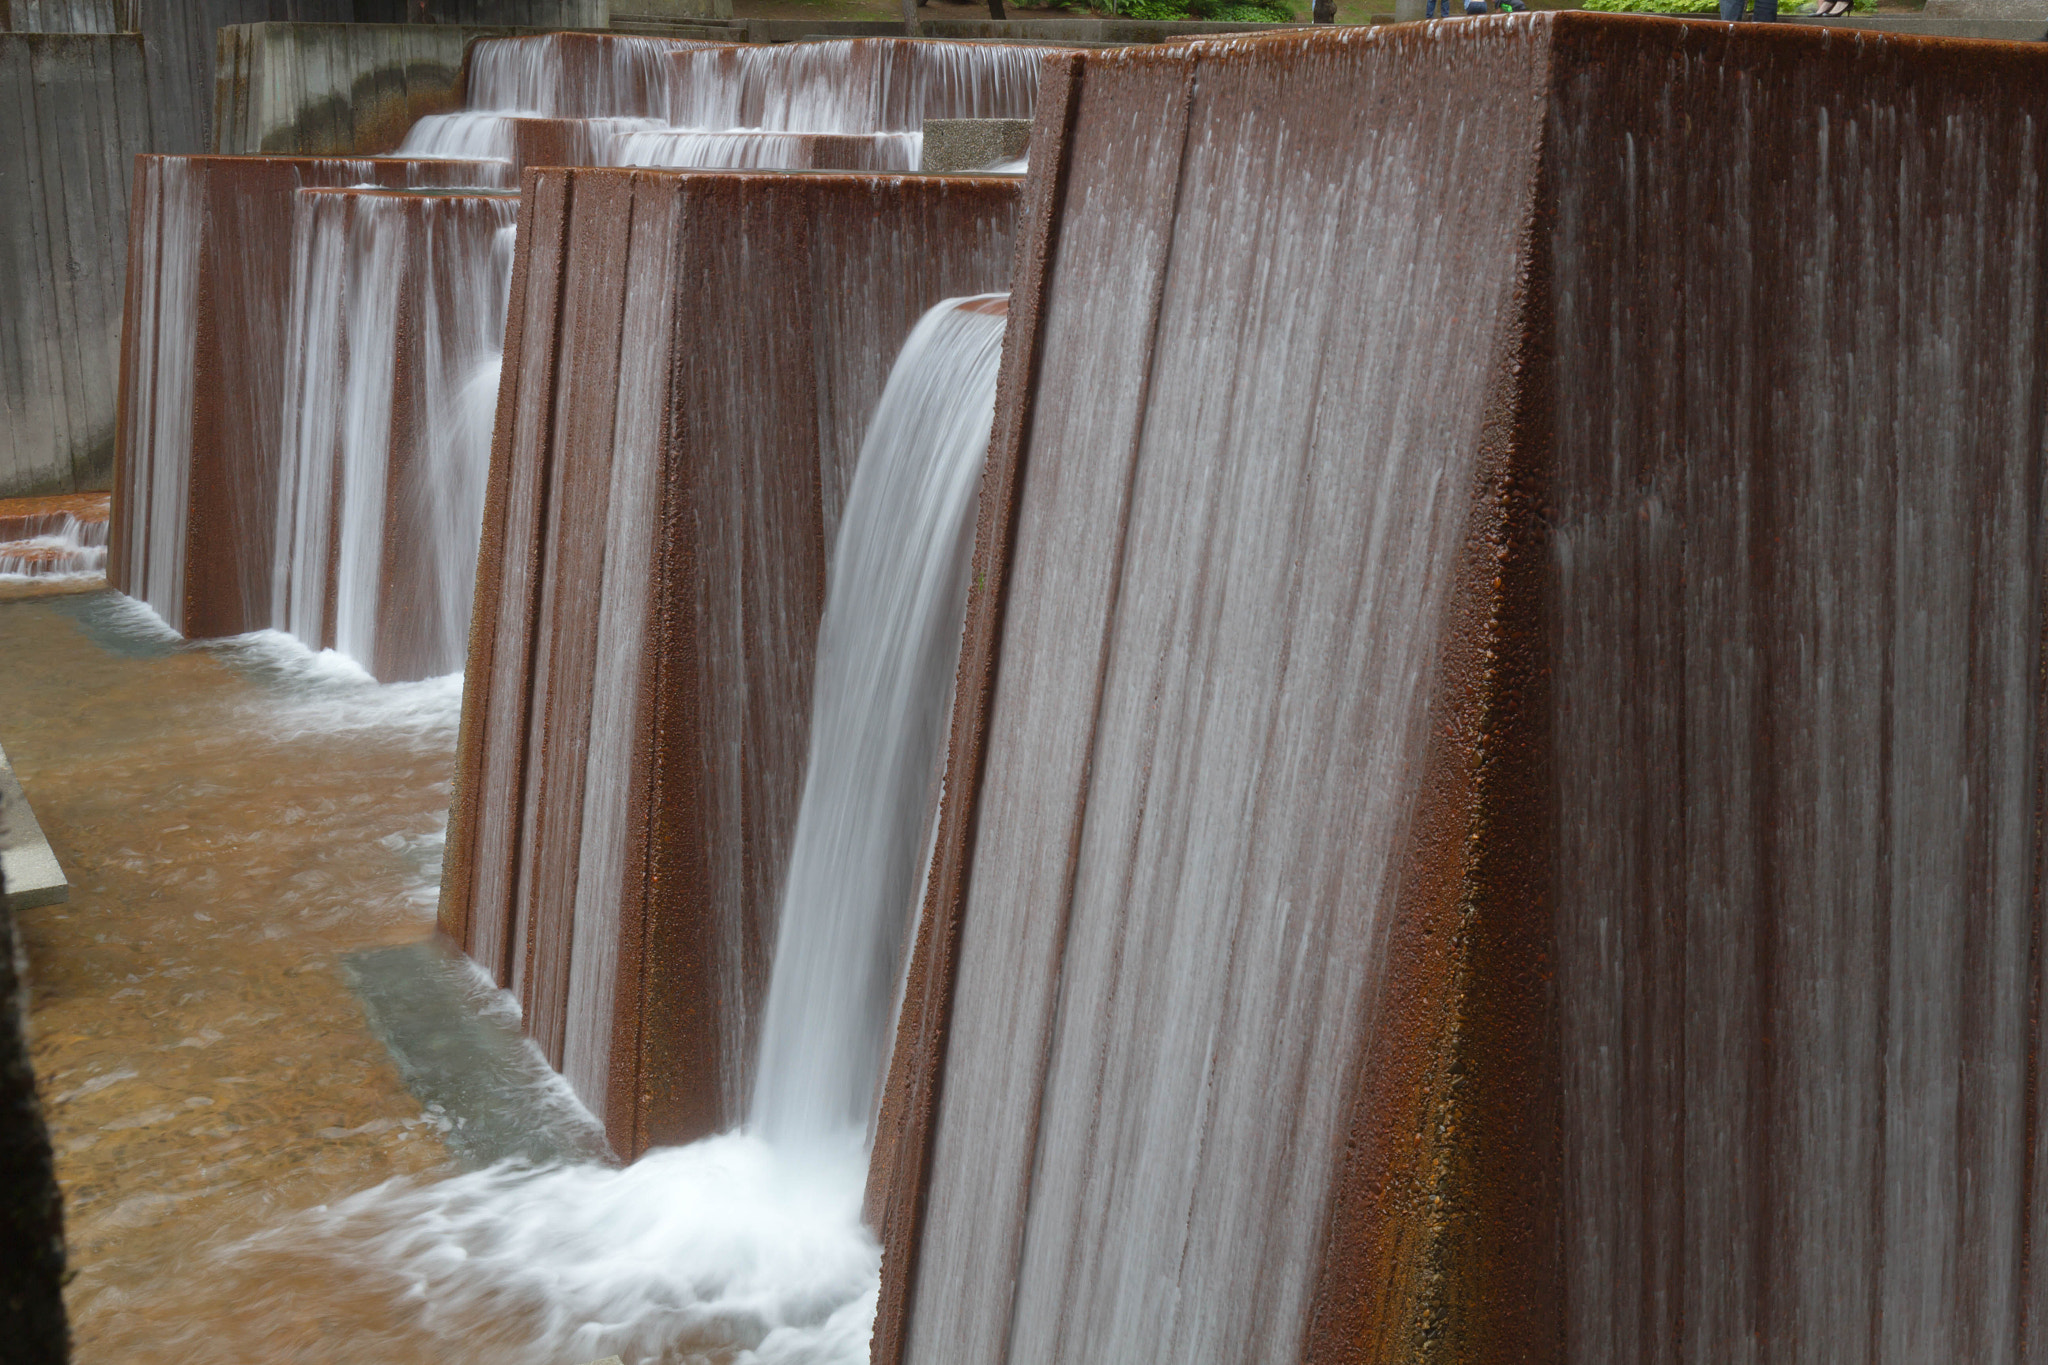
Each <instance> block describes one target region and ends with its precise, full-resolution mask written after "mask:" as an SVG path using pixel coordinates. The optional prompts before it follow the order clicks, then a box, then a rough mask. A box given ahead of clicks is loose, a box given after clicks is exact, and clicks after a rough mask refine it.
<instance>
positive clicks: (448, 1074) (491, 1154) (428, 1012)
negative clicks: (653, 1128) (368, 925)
mask: <svg viewBox="0 0 2048 1365" xmlns="http://www.w3.org/2000/svg"><path fill="white" fill-rule="evenodd" d="M342 974H343V975H344V976H345V977H346V978H347V980H348V984H349V988H350V989H351V990H353V991H354V992H355V993H356V998H357V999H359V1000H361V1001H362V1003H363V1013H364V1014H365V1015H366V1016H368V1018H369V1022H370V1031H371V1032H372V1033H373V1034H375V1035H376V1037H377V1041H379V1042H380V1043H382V1044H384V1047H385V1050H386V1051H388V1052H389V1053H390V1054H391V1061H392V1064H393V1065H394V1066H396V1067H397V1068H398V1075H399V1079H401V1080H402V1081H404V1082H405V1087H406V1089H408V1090H410V1091H411V1092H412V1093H413V1096H414V1097H415V1098H416V1099H418V1100H419V1102H420V1104H421V1105H422V1106H423V1107H424V1108H425V1109H426V1111H427V1112H428V1113H429V1114H432V1115H434V1116H435V1117H436V1118H437V1119H440V1120H441V1121H443V1122H444V1123H445V1124H446V1125H447V1126H446V1128H445V1130H444V1140H445V1141H446V1142H447V1144H448V1150H449V1151H450V1152H451V1153H453V1154H454V1156H455V1159H456V1160H457V1161H458V1162H460V1163H461V1164H462V1166H463V1168H464V1169H466V1170H472V1171H474V1170H480V1169H482V1168H483V1167H485V1166H489V1165H492V1164H494V1163H496V1162H499V1161H506V1160H512V1159H517V1160H523V1161H530V1162H532V1163H533V1164H535V1165H539V1166H549V1165H559V1164H562V1163H565V1162H571V1163H596V1162H609V1161H611V1160H613V1157H612V1154H611V1151H610V1149H609V1148H607V1147H606V1146H605V1140H604V1134H603V1132H602V1131H601V1130H600V1129H599V1128H598V1126H597V1124H596V1123H595V1122H594V1121H593V1120H592V1119H591V1117H590V1115H589V1114H587V1113H585V1112H584V1111H583V1109H582V1108H581V1106H579V1105H578V1104H577V1103H576V1102H575V1100H574V1099H573V1098H572V1097H571V1096H570V1095H569V1093H568V1091H567V1089H566V1087H564V1086H563V1085H562V1082H561V1080H560V1078H559V1077H557V1076H556V1075H555V1073H554V1072H553V1071H551V1070H549V1068H548V1064H547V1062H546V1061H544V1060H543V1059H542V1058H541V1056H540V1054H539V1053H538V1052H536V1051H535V1050H534V1048H533V1045H532V1044H530V1043H529V1042H527V1041H526V1039H525V1037H524V1036H522V1035H521V1033H520V1032H519V1011H518V1009H517V1007H516V1006H514V1005H513V1004H512V1002H511V1001H510V1000H508V999H506V998H505V996H504V995H503V994H502V993H501V992H499V991H498V990H497V989H496V988H495V987H493V986H492V985H491V984H490V983H489V982H488V981H486V980H485V979H484V978H483V977H482V975H481V974H480V973H478V972H477V970H476V968H475V967H473V966H471V965H470V963H469V962H468V961H467V960H466V959H464V958H463V957H462V955H461V954H460V953H456V952H454V951H452V950H450V949H449V948H447V947H446V946H444V945H443V944H442V943H440V942H439V941H438V940H431V941H428V942H425V943H408V944H402V945H400V946H398V947H395V948H373V949H370V950H368V951H365V952H359V953H350V954H349V955H348V956H347V957H345V958H344V959H342Z"/></svg>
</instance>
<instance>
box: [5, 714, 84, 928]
mask: <svg viewBox="0 0 2048 1365" xmlns="http://www.w3.org/2000/svg"><path fill="white" fill-rule="evenodd" d="M0 898H4V899H5V901H6V908H7V909H8V910H9V911H15V910H32V909H34V908H35V907H37V906H40V905H57V904H60V903H61V902H63V901H67V900H69V899H71V885H70V883H69V882H67V881H66V880H65V879H64V869H63V868H62V867H59V866H58V865H57V856H56V855H55V854H54V853H52V852H50V841H49V840H48V839H45V838H44V837H43V830H42V826H41V825H39V824H37V823H36V813H35V811H33V810H31V809H30V808H29V804H28V797H27V796H26V795H25V794H24V793H23V792H22V790H21V783H20V782H19V781H18V780H17V779H16V778H15V776H14V767H13V765H12V764H10V763H9V762H8V761H7V751H6V750H5V749H0Z"/></svg>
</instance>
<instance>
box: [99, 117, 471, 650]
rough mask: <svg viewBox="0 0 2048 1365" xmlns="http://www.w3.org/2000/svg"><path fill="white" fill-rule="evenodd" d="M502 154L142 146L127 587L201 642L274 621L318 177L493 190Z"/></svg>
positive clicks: (121, 541) (111, 563)
mask: <svg viewBox="0 0 2048 1365" xmlns="http://www.w3.org/2000/svg"><path fill="white" fill-rule="evenodd" d="M499 169H500V168H499V167H498V166H497V165H496V164H495V163H476V162H454V161H440V162H424V163H423V162H405V161H393V160H383V159H378V158H348V159H343V158H303V159H288V158H257V157H154V156H152V157H142V158H139V159H138V160H137V162H136V166H135V191H134V202H135V210H134V219H133V222H132V223H131V225H130V230H129V234H128V249H129V266H128V303H127V308H126V325H125V326H124V328H123V330H122V339H121V409H120V424H119V427H118V441H117V444H116V459H115V488H116V496H115V498H114V512H113V530H112V543H111V547H110V552H109V560H108V577H109V581H110V582H111V583H112V584H113V586H115V587H117V588H119V589H121V590H122V591H124V592H127V593H130V594H131V595H133V596H136V597H139V598H141V599H142V600H143V601H145V602H148V603H149V604H150V606H152V607H153V608H155V609H156V611H157V613H158V614H159V615H161V616H162V617H163V618H164V620H165V621H167V622H169V623H170V624H171V625H172V626H173V627H174V628H176V629H178V630H181V631H183V632H184V633H185V634H187V635H189V636H192V637H194V638H200V637H208V636H219V635H234V634H238V633H240V632H242V631H248V630H259V629H262V628H263V627H265V626H268V625H269V624H270V623H271V601H270V594H271V583H270V579H271V565H272V559H273V556H274V554H275V546H276V535H275V532H276V526H277V520H278V505H277V490H278V468H279V463H280V458H281V456H280V447H279V438H280V435H281V433H282V431H283V420H282V417H283V405H284V395H285V380H286V370H287V363H286V357H287V354H288V348H287V341H288V340H289V333H290V329H291V326H292V315H291V299H292V285H293V278H292V222H293V197H294V195H295V194H296V193H297V191H298V190H299V189H300V188H301V187H305V186H316V185H349V184H364V183H370V184H381V185H389V186H407V185H436V184H451V183H452V184H490V183H492V182H493V181H494V180H495V179H496V177H497V173H498V171H499Z"/></svg>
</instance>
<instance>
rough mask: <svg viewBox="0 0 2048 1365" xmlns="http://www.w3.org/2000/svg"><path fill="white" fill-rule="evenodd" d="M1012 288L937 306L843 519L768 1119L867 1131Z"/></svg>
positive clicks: (913, 887) (914, 336) (762, 1107)
mask: <svg viewBox="0 0 2048 1365" xmlns="http://www.w3.org/2000/svg"><path fill="white" fill-rule="evenodd" d="M1005 320H1006V316H1005V312H1004V310H1003V306H1002V302H1001V296H987V297H983V298H978V299H970V300H951V301H949V302H947V303H945V304H941V305H940V306H939V307H937V308H935V309H933V310H932V311H931V312H929V313H927V314H926V315H925V317H924V318H923V320H922V321H920V322H919V323H918V325H917V328H916V330H915V331H913V332H912V333H911V334H910V339H909V341H907V342H906V343H905V344H904V347H903V354H902V356H901V358H900V359H898V360H897V362H896V369H895V371H894V372H893V373H892V374H891V375H890V378H889V386H888V388H887V389H885V390H884V391H883V394H882V401H881V404H880V406H879V407H878V408H877V409H876V412H875V417H874V421H873V423H872V424H871V425H870V426H869V428H868V436H867V440H866V441H865V442H864V443H863V445H862V447H861V454H860V461H859V463H858V464H857V465H856V466H855V468H854V476H853V487H852V489H851V491H850V493H849V494H848V497H847V504H846V511H845V513H844V514H843V517H842V519H841V521H840V531H839V543H838V546H837V547H836V549H835V551H834V555H833V562H832V577H831V580H830V581H831V590H830V595H829V596H828V597H827V599H826V604H825V618H824V621H823V623H822V625H821V628H820V633H819V640H818V673H817V679H818V680H817V687H816V690H815V691H814V693H813V696H814V698H815V701H814V703H813V706H812V711H811V752H810V761H809V764H808V766H807V768H806V770H805V776H804V796H803V804H802V806H801V807H800V808H799V810H798V813H797V823H796V839H795V842H794V844H793V845H792V848H791V852H790V865H789V880H788V882H787V883H786V886H785V889H784V891H783V897H782V916H781V922H780V928H779V930H778V932H777V938H776V946H775V967H774V971H773V973H772V975H771V976H770V978H769V987H768V1003H767V1009H766V1012H765V1016H764V1021H763V1025H762V1035H761V1056H760V1065H759V1067H758V1068H757V1070H756V1074H755V1092H754V1103H753V1110H752V1117H751V1126H752V1127H753V1128H754V1130H755V1131H757V1132H759V1133H760V1134H762V1135H763V1136H764V1137H766V1138H768V1139H769V1140H770V1141H772V1142H775V1143H777V1144H782V1145H790V1144H806V1145H808V1144H815V1143H820V1142H833V1141H842V1142H843V1141H852V1142H858V1141H860V1140H861V1139H863V1138H864V1137H865V1134H866V1129H867V1124H868V1122H869V1119H870V1117H871V1116H872V1115H873V1112H874V1108H875V1100H876V1090H877V1086H878V1084H879V1081H880V1076H881V1071H882V1066H883V1064H884V1062H885V1061H886V1060H887V1055H888V1044H889V1033H890V1024H891V1023H892V1022H893V1020H892V1007H893V1005H894V1001H895V989H896V982H897V978H898V976H899V974H900V973H901V972H902V969H903V954H904V943H905V934H906V930H907V927H908V923H909V920H910V918H911V912H912V910H913V908H914V906H915V903H916V899H917V894H918V891H919V889H920V885H921V883H920V879H919V876H918V874H919V872H920V871H921V870H922V868H923V857H924V854H925V852H926V841H925V839H924V837H923V836H924V835H925V833H926V832H927V830H928V828H929V825H930V819H931V812H932V811H933V810H934V809H935V807H936V804H937V801H936V796H937V793H936V790H935V788H936V783H937V765H938V754H939V749H940V746H941V744H942V742H943V740H944V734H945V721H946V714H947V701H948V698H949V697H950V696H951V689H952V684H953V669H952V664H953V660H954V659H955V657H956V656H957V654H958V652H959V640H960V617H961V613H962V612H963V611H964V610H965V603H966V591H967V582H966V565H967V556H968V555H969V553H970V552H971V550H972V548H973V523H972V519H971V518H970V516H969V509H970V508H971V507H972V505H973V502H974V492H975V489H976V487H977V485H978V482H979V479H980V474H981V465H982V461H983V458H984V456H985V455H986V453H987V449H988V437H989V428H990V424H991V423H992V422H993V420H994V417H995V383H994V376H995V371H996V362H997V361H998V359H999V358H1000V355H1001V352H1002V344H1003V324H1004V322H1005Z"/></svg>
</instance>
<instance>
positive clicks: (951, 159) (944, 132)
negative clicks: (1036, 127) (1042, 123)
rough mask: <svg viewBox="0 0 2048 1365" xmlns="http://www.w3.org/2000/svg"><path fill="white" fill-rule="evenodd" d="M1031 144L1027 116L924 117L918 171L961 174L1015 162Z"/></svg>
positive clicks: (931, 173)
mask: <svg viewBox="0 0 2048 1365" xmlns="http://www.w3.org/2000/svg"><path fill="white" fill-rule="evenodd" d="M1030 145H1031V120H1030V119H1028V118H928V119H926V120H925V121H924V147H923V154H922V158H921V159H920V160H919V162H918V167H917V168H918V170H920V171H922V172H924V173H925V174H926V175H962V174H965V173H967V172H969V171H978V170H983V169H985V168H987V167H989V166H993V165H996V164H997V163H998V162H1004V161H1015V160H1016V159H1017V158H1018V157H1021V156H1023V155H1024V150H1025V148H1027V147H1029V146H1030Z"/></svg>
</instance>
